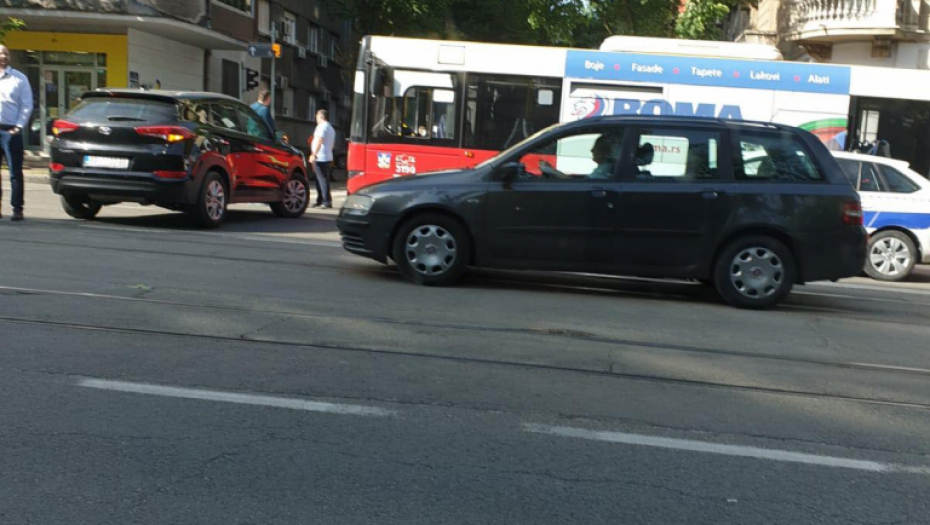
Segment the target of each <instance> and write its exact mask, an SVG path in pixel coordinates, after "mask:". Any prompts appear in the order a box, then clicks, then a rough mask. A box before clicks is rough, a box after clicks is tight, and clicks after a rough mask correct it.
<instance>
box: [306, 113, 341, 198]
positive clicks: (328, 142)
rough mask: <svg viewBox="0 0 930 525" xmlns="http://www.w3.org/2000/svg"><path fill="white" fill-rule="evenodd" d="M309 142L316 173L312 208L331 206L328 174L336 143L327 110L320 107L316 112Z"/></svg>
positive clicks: (311, 160)
mask: <svg viewBox="0 0 930 525" xmlns="http://www.w3.org/2000/svg"><path fill="white" fill-rule="evenodd" d="M309 142H310V158H309V159H308V160H309V161H310V165H311V166H313V171H314V172H315V173H316V204H314V205H313V207H314V208H332V207H333V196H332V193H330V190H329V174H330V172H332V170H333V145H334V144H335V143H336V130H335V129H333V126H332V124H330V123H329V112H328V111H326V110H325V109H321V110H319V111H317V112H316V131H314V132H313V138H312V139H310V140H309Z"/></svg>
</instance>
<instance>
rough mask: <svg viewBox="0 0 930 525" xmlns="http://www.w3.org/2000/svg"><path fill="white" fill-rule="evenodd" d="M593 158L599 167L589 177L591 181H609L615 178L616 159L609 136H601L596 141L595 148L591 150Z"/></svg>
mask: <svg viewBox="0 0 930 525" xmlns="http://www.w3.org/2000/svg"><path fill="white" fill-rule="evenodd" d="M591 158H592V159H593V160H594V162H595V163H597V167H596V168H594V171H592V172H591V175H589V176H588V178H589V179H609V178H611V177H613V174H614V165H615V164H616V161H617V159H616V157H615V155H614V147H613V144H611V140H610V138H609V137H608V136H607V135H601V136H600V138H598V139H597V140H596V141H594V147H593V148H591Z"/></svg>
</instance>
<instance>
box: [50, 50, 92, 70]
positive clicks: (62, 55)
mask: <svg viewBox="0 0 930 525" xmlns="http://www.w3.org/2000/svg"><path fill="white" fill-rule="evenodd" d="M42 62H43V63H44V64H45V65H47V66H90V67H94V66H96V65H97V64H96V62H97V56H96V53H76V52H63V51H62V52H59V51H45V52H43V53H42Z"/></svg>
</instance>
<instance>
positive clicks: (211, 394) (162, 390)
mask: <svg viewBox="0 0 930 525" xmlns="http://www.w3.org/2000/svg"><path fill="white" fill-rule="evenodd" d="M78 386H81V387H85V388H95V389H98V390H110V391H114V392H128V393H132V394H146V395H151V396H161V397H177V398H182V399H197V400H200V401H219V402H221V403H237V404H240V405H256V406H267V407H275V408H287V409H290V410H306V411H309V412H327V413H330V414H343V415H350V416H376V417H385V416H390V415H393V414H394V412H393V411H391V410H385V409H382V408H376V407H370V406H363V405H344V404H337V403H326V402H323V401H307V400H303V399H293V398H286V397H275V396H265V395H253V394H239V393H235V392H219V391H216V390H202V389H199V388H182V387H175V386H161V385H152V384H147V383H131V382H128V381H109V380H105V379H82V380H80V381H78Z"/></svg>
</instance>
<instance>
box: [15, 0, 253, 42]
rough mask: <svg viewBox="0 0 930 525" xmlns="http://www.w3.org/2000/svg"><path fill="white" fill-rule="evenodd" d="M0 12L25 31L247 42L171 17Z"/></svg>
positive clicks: (46, 11) (52, 10) (50, 10)
mask: <svg viewBox="0 0 930 525" xmlns="http://www.w3.org/2000/svg"><path fill="white" fill-rule="evenodd" d="M0 16H4V17H8V16H9V17H15V18H19V19H22V20H23V21H24V22H26V28H27V31H47V32H52V33H92V34H104V35H125V34H126V32H127V29H128V28H132V29H138V30H139V31H144V32H146V33H150V34H153V35H158V36H160V37H164V38H168V39H170V40H174V41H176V42H182V43H185V44H189V45H192V46H197V47H200V48H203V49H213V50H231V51H238V50H245V49H246V42H243V41H241V40H238V39H235V38H232V37H229V36H226V35H224V34H222V33H218V32H216V31H213V30H210V29H207V28H205V27H201V26H198V25H194V24H190V23H187V22H182V21H180V20H175V19H172V18H161V17H152V16H134V15H117V14H107V13H87V12H78V11H61V10H56V9H43V10H38V9H10V8H0Z"/></svg>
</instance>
